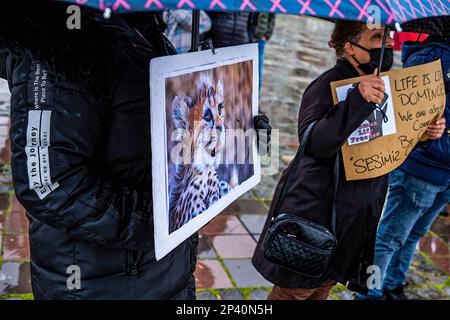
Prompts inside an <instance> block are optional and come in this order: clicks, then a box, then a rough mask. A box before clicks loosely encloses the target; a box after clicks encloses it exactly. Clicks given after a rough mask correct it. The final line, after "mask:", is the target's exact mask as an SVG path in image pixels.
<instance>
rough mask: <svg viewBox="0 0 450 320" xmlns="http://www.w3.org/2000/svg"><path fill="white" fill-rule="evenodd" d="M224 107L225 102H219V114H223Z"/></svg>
mask: <svg viewBox="0 0 450 320" xmlns="http://www.w3.org/2000/svg"><path fill="white" fill-rule="evenodd" d="M223 108H224V105H223V103H219V114H222V109H223Z"/></svg>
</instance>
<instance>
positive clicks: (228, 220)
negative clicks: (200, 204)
mask: <svg viewBox="0 0 450 320" xmlns="http://www.w3.org/2000/svg"><path fill="white" fill-rule="evenodd" d="M199 233H200V234H202V235H207V234H226V235H228V234H248V231H247V230H246V229H245V228H244V226H243V225H242V223H241V221H239V219H238V218H237V217H236V216H234V215H223V214H219V215H218V216H216V217H215V218H214V219H213V220H212V221H211V222H210V223H208V224H207V225H206V226H204V227H203V228H202V229H200V232H199Z"/></svg>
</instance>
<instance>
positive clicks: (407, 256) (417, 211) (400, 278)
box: [360, 169, 450, 298]
mask: <svg viewBox="0 0 450 320" xmlns="http://www.w3.org/2000/svg"><path fill="white" fill-rule="evenodd" d="M388 190H389V191H388V194H387V199H386V205H385V208H384V212H383V216H382V217H381V220H380V224H379V225H378V230H377V238H376V244H375V260H374V264H375V265H377V266H378V267H379V268H380V271H381V284H382V288H381V289H371V290H370V291H369V293H368V295H367V296H366V298H380V297H382V296H383V293H382V291H391V290H394V289H395V288H397V287H398V286H402V285H403V284H404V282H405V280H406V276H407V271H408V268H409V266H410V264H411V261H412V259H413V256H414V252H415V250H416V246H417V243H418V242H419V240H420V239H421V238H422V237H423V236H424V235H425V234H426V233H427V232H428V230H429V229H430V227H431V224H432V223H433V221H434V219H435V218H436V217H437V216H438V215H439V213H440V212H441V211H442V209H443V208H444V206H445V204H446V203H447V202H448V201H449V200H450V186H437V185H433V184H430V183H428V182H426V181H423V180H421V179H418V178H415V177H413V176H411V175H409V174H407V173H405V172H403V171H402V170H400V169H396V170H394V171H392V172H391V173H390V175H389V189H388ZM360 298H361V297H360Z"/></svg>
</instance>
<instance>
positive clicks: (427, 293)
mask: <svg viewBox="0 0 450 320" xmlns="http://www.w3.org/2000/svg"><path fill="white" fill-rule="evenodd" d="M414 294H416V295H417V297H418V299H426V300H435V299H438V298H439V297H440V293H439V291H437V289H436V288H433V287H425V288H418V289H416V290H414Z"/></svg>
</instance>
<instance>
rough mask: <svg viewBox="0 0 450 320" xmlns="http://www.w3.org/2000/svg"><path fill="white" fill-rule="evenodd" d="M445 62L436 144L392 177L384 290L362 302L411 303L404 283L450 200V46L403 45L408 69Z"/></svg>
mask: <svg viewBox="0 0 450 320" xmlns="http://www.w3.org/2000/svg"><path fill="white" fill-rule="evenodd" d="M437 59H441V62H442V70H444V82H445V88H446V106H445V111H444V117H443V118H441V119H439V120H438V121H437V122H436V124H434V125H431V126H429V127H428V130H427V134H428V135H429V136H430V138H432V139H434V140H428V141H426V142H425V143H421V144H419V145H417V146H416V148H415V149H414V150H413V151H412V152H411V154H410V155H409V156H408V158H407V159H406V161H405V162H404V163H403V164H402V165H401V167H399V168H398V169H395V170H394V171H392V172H391V173H390V176H389V193H388V196H387V200H386V206H385V209H384V212H383V216H382V218H381V221H380V225H379V226H378V232H377V239H376V245H375V261H374V265H376V266H377V267H378V268H379V269H380V270H379V272H380V275H381V283H380V284H381V285H380V286H379V287H378V288H373V289H372V290H370V292H369V294H368V295H358V296H357V299H383V298H387V299H391V300H407V296H406V295H405V293H404V290H403V288H404V282H405V281H406V277H407V271H408V269H409V266H410V264H411V261H412V259H413V257H414V252H415V250H416V246H417V243H418V242H419V240H420V239H421V238H422V237H423V236H424V235H425V234H426V233H427V232H428V230H429V229H430V227H431V224H432V223H433V221H434V220H435V218H436V217H437V216H438V214H439V213H440V212H441V211H442V209H443V208H444V206H445V205H446V203H447V202H448V201H449V200H450V129H448V128H447V130H444V129H445V125H446V124H449V123H450V91H449V89H448V88H450V42H449V39H443V38H438V37H434V36H430V37H428V38H427V39H426V40H425V41H424V42H422V43H411V42H409V43H405V44H404V45H403V62H404V67H411V66H416V65H421V64H425V63H428V62H431V61H435V60H437Z"/></svg>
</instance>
